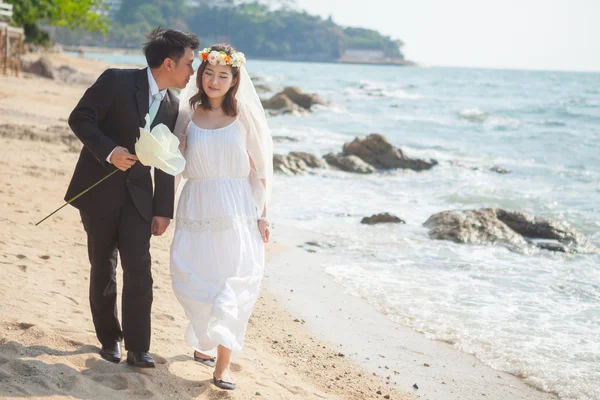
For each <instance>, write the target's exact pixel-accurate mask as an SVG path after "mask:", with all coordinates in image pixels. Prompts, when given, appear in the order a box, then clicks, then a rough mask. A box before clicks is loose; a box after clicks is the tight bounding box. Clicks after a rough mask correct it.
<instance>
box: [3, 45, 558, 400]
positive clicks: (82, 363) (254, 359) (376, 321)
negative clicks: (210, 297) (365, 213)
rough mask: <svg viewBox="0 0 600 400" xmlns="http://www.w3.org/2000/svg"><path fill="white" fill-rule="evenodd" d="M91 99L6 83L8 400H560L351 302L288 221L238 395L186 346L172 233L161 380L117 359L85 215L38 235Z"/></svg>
mask: <svg viewBox="0 0 600 400" xmlns="http://www.w3.org/2000/svg"><path fill="white" fill-rule="evenodd" d="M51 60H52V62H53V63H54V65H55V66H60V65H63V64H68V65H69V66H71V67H73V68H75V69H77V70H78V71H79V72H82V73H85V74H89V75H90V76H94V77H95V76H97V75H98V74H99V73H100V72H101V71H102V70H103V69H104V68H106V67H108V65H106V64H102V63H100V62H97V61H93V60H85V59H73V58H70V57H68V56H66V55H59V54H56V55H51ZM85 89H86V86H84V85H66V84H64V83H61V82H58V81H52V80H48V79H44V78H40V77H37V76H33V75H27V74H24V75H23V76H22V77H19V78H16V77H5V76H0V140H1V142H2V146H1V148H0V163H1V164H2V167H3V169H4V171H5V172H4V173H3V174H2V177H1V178H0V179H1V181H2V183H1V185H0V204H2V210H3V212H2V215H1V219H2V222H3V225H4V229H3V230H2V233H0V264H1V268H2V272H3V279H2V281H1V282H0V304H1V305H2V306H1V307H0V398H7V399H17V398H44V399H67V398H69V399H70V398H76V399H105V398H123V399H138V398H139V399H141V398H148V397H153V398H159V399H162V398H173V399H191V398H194V399H258V398H266V399H275V400H279V399H411V398H423V399H474V398H486V399H555V398H556V397H555V396H554V395H551V394H547V393H542V392H540V391H537V390H535V389H532V388H531V387H529V386H527V385H525V384H524V383H523V382H522V381H521V380H520V379H519V378H517V377H514V376H512V375H509V374H506V373H500V372H497V371H495V370H493V369H491V368H489V367H487V366H485V365H483V364H482V363H480V362H478V361H477V360H476V359H475V357H473V356H470V355H466V354H464V353H460V352H458V351H456V350H454V349H453V348H451V346H450V345H448V344H446V343H441V342H434V341H430V340H428V339H426V338H425V337H424V336H423V335H421V334H418V333H416V332H414V331H412V330H410V329H408V328H403V327H400V326H396V325H395V324H393V323H392V322H391V321H390V320H387V319H386V318H385V316H384V315H382V314H379V313H378V312H377V311H375V310H374V309H372V308H370V307H369V306H368V305H367V304H366V303H365V302H362V301H361V300H360V299H358V298H355V297H351V296H349V295H346V294H344V293H343V292H342V291H341V290H340V289H339V288H335V287H334V286H335V285H334V283H333V282H330V281H328V280H327V279H328V278H327V277H325V276H323V275H324V273H323V272H322V271H320V269H319V268H318V267H319V265H320V264H321V263H323V262H325V261H324V260H323V259H322V256H321V255H319V254H318V253H316V254H313V253H309V252H307V251H305V250H303V249H300V248H298V246H300V245H302V243H304V242H305V241H306V240H315V239H318V237H317V235H315V234H313V233H311V232H300V231H298V230H295V229H294V227H285V226H278V225H277V223H276V222H275V227H274V231H273V237H274V240H273V243H271V244H270V245H269V246H268V249H267V273H266V275H267V276H266V279H265V284H264V285H263V286H264V288H265V290H263V293H262V295H261V298H260V299H259V301H258V303H257V307H256V309H255V311H254V313H253V316H252V318H251V320H250V326H249V333H248V337H247V341H246V347H245V350H244V353H243V355H242V356H241V357H240V358H239V359H237V360H235V363H234V364H233V367H232V369H233V372H234V375H235V377H236V379H237V382H238V389H236V390H235V391H233V392H226V391H223V390H221V389H218V388H216V387H215V386H213V385H212V383H211V381H212V380H211V373H212V369H210V368H208V367H205V366H203V365H200V364H198V363H195V362H194V361H193V359H192V357H191V354H192V352H191V350H190V349H189V348H188V346H187V345H186V343H185V342H184V340H183V333H184V330H185V326H186V324H187V320H186V318H185V316H184V313H183V310H182V308H181V307H180V305H179V303H178V302H177V300H176V299H175V296H174V295H173V292H172V290H171V280H170V276H169V265H168V260H169V257H168V250H169V245H170V242H171V237H172V234H173V226H171V227H170V228H169V230H168V231H167V233H166V234H165V235H164V236H162V237H159V238H153V239H152V249H151V252H152V257H153V265H152V267H153V276H154V285H155V286H154V305H153V321H152V326H153V339H152V347H151V350H150V352H151V354H152V355H153V357H154V359H155V360H156V361H157V364H158V365H157V368H156V369H154V370H138V369H133V368H131V367H129V366H127V365H126V364H125V363H121V364H119V365H115V364H111V363H108V362H106V361H104V360H103V359H101V358H100V356H99V355H98V351H99V347H98V342H97V339H96V337H95V334H94V331H93V325H92V321H91V315H90V312H89V304H88V295H87V291H88V273H89V265H88V261H87V250H86V238H85V233H84V231H83V228H82V226H81V222H80V220H79V214H78V212H77V211H76V210H75V209H74V208H72V207H67V208H65V209H63V210H62V211H61V212H60V213H59V214H57V215H55V216H53V217H52V218H51V219H49V220H47V221H46V222H44V223H43V224H42V225H40V226H38V227H36V226H34V224H35V223H36V222H37V221H38V220H40V219H41V218H43V217H44V216H45V215H46V214H47V213H49V212H50V211H52V210H53V209H55V208H56V207H58V206H60V205H61V204H62V198H63V195H64V192H65V189H66V187H67V184H68V181H69V179H70V177H71V172H72V170H73V167H74V165H75V162H76V160H77V157H78V151H79V149H80V144H79V142H78V140H77V139H76V138H75V136H74V135H73V134H72V132H71V131H70V129H69V128H68V126H67V123H66V121H67V118H68V115H69V113H70V111H71V110H72V108H73V107H74V105H75V104H76V102H77V101H78V100H79V98H80V96H81V95H82V93H83V92H84V90H85ZM118 282H119V283H120V282H121V274H120V269H119V275H118ZM338 305H339V306H340V307H339V310H338V307H337V306H338ZM316 311H318V313H317V312H316ZM374 332H378V333H379V336H374V334H375V333H374ZM343 333H347V334H343ZM391 341H393V342H391ZM390 343H393V345H390ZM385 348H387V349H388V351H387V352H386V353H385V354H384V353H383V352H382V350H381V349H385ZM369 355H370V356H369ZM417 382H418V387H419V388H416V387H413V384H415V383H417Z"/></svg>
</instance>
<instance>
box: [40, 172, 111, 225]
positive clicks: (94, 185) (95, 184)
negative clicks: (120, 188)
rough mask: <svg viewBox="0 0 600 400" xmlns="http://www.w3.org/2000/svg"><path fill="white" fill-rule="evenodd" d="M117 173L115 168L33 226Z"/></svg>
mask: <svg viewBox="0 0 600 400" xmlns="http://www.w3.org/2000/svg"><path fill="white" fill-rule="evenodd" d="M118 171H119V169H118V168H115V170H114V171H113V172H111V173H110V174H108V175H106V176H105V177H104V178H102V179H100V180H99V181H98V182H96V183H94V184H93V185H92V186H90V187H89V188H87V189H85V190H84V191H83V192H81V193H79V194H78V195H77V196H75V197H73V198H71V199H69V200H67V202H66V203H65V204H63V205H62V206H60V207H59V208H57V209H56V210H54V211H52V212H51V213H50V214H48V215H47V216H46V218H44V219H43V220H41V221H40V222H38V223H37V224H35V226H38V225H39V224H41V223H42V222H44V221H45V220H47V219H48V218H50V217H51V216H53V215H54V214H56V213H57V212H59V211H60V210H62V209H63V208H64V207H65V206H67V205H69V204H71V203H72V202H74V201H75V200H77V199H78V198H80V197H81V196H83V195H84V194H86V193H87V192H89V191H90V190H92V189H93V188H95V187H96V186H98V185H99V184H101V183H102V182H104V181H105V180H107V179H108V178H110V177H111V176H113V175H114V174H115V173H117V172H118Z"/></svg>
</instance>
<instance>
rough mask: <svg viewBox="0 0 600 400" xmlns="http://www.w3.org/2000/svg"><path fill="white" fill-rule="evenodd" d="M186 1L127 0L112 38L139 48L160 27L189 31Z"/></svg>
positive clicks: (127, 45)
mask: <svg viewBox="0 0 600 400" xmlns="http://www.w3.org/2000/svg"><path fill="white" fill-rule="evenodd" d="M186 11H187V7H186V5H185V0H126V1H123V5H122V6H121V8H120V9H119V11H118V12H117V14H116V16H115V22H116V24H115V26H114V29H113V32H112V37H114V38H117V37H118V38H120V45H121V46H125V47H139V46H140V45H141V43H143V42H144V40H145V35H146V34H147V33H148V32H150V31H151V30H152V29H154V28H156V27H157V26H158V25H164V26H168V27H169V28H176V29H181V30H187V26H186V24H185V20H184V18H185V16H186Z"/></svg>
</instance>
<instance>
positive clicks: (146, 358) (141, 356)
mask: <svg viewBox="0 0 600 400" xmlns="http://www.w3.org/2000/svg"><path fill="white" fill-rule="evenodd" d="M127 364H129V365H133V366H134V367H138V368H154V360H153V359H152V357H150V354H148V352H147V351H128V352H127Z"/></svg>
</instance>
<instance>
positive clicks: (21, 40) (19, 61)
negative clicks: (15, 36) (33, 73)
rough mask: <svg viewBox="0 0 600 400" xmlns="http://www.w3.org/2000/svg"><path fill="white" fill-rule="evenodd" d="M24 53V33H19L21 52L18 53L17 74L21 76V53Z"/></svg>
mask: <svg viewBox="0 0 600 400" xmlns="http://www.w3.org/2000/svg"><path fill="white" fill-rule="evenodd" d="M22 53H23V34H22V33H20V34H19V53H18V54H17V70H16V72H17V76H19V72H20V71H21V54H22Z"/></svg>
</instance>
